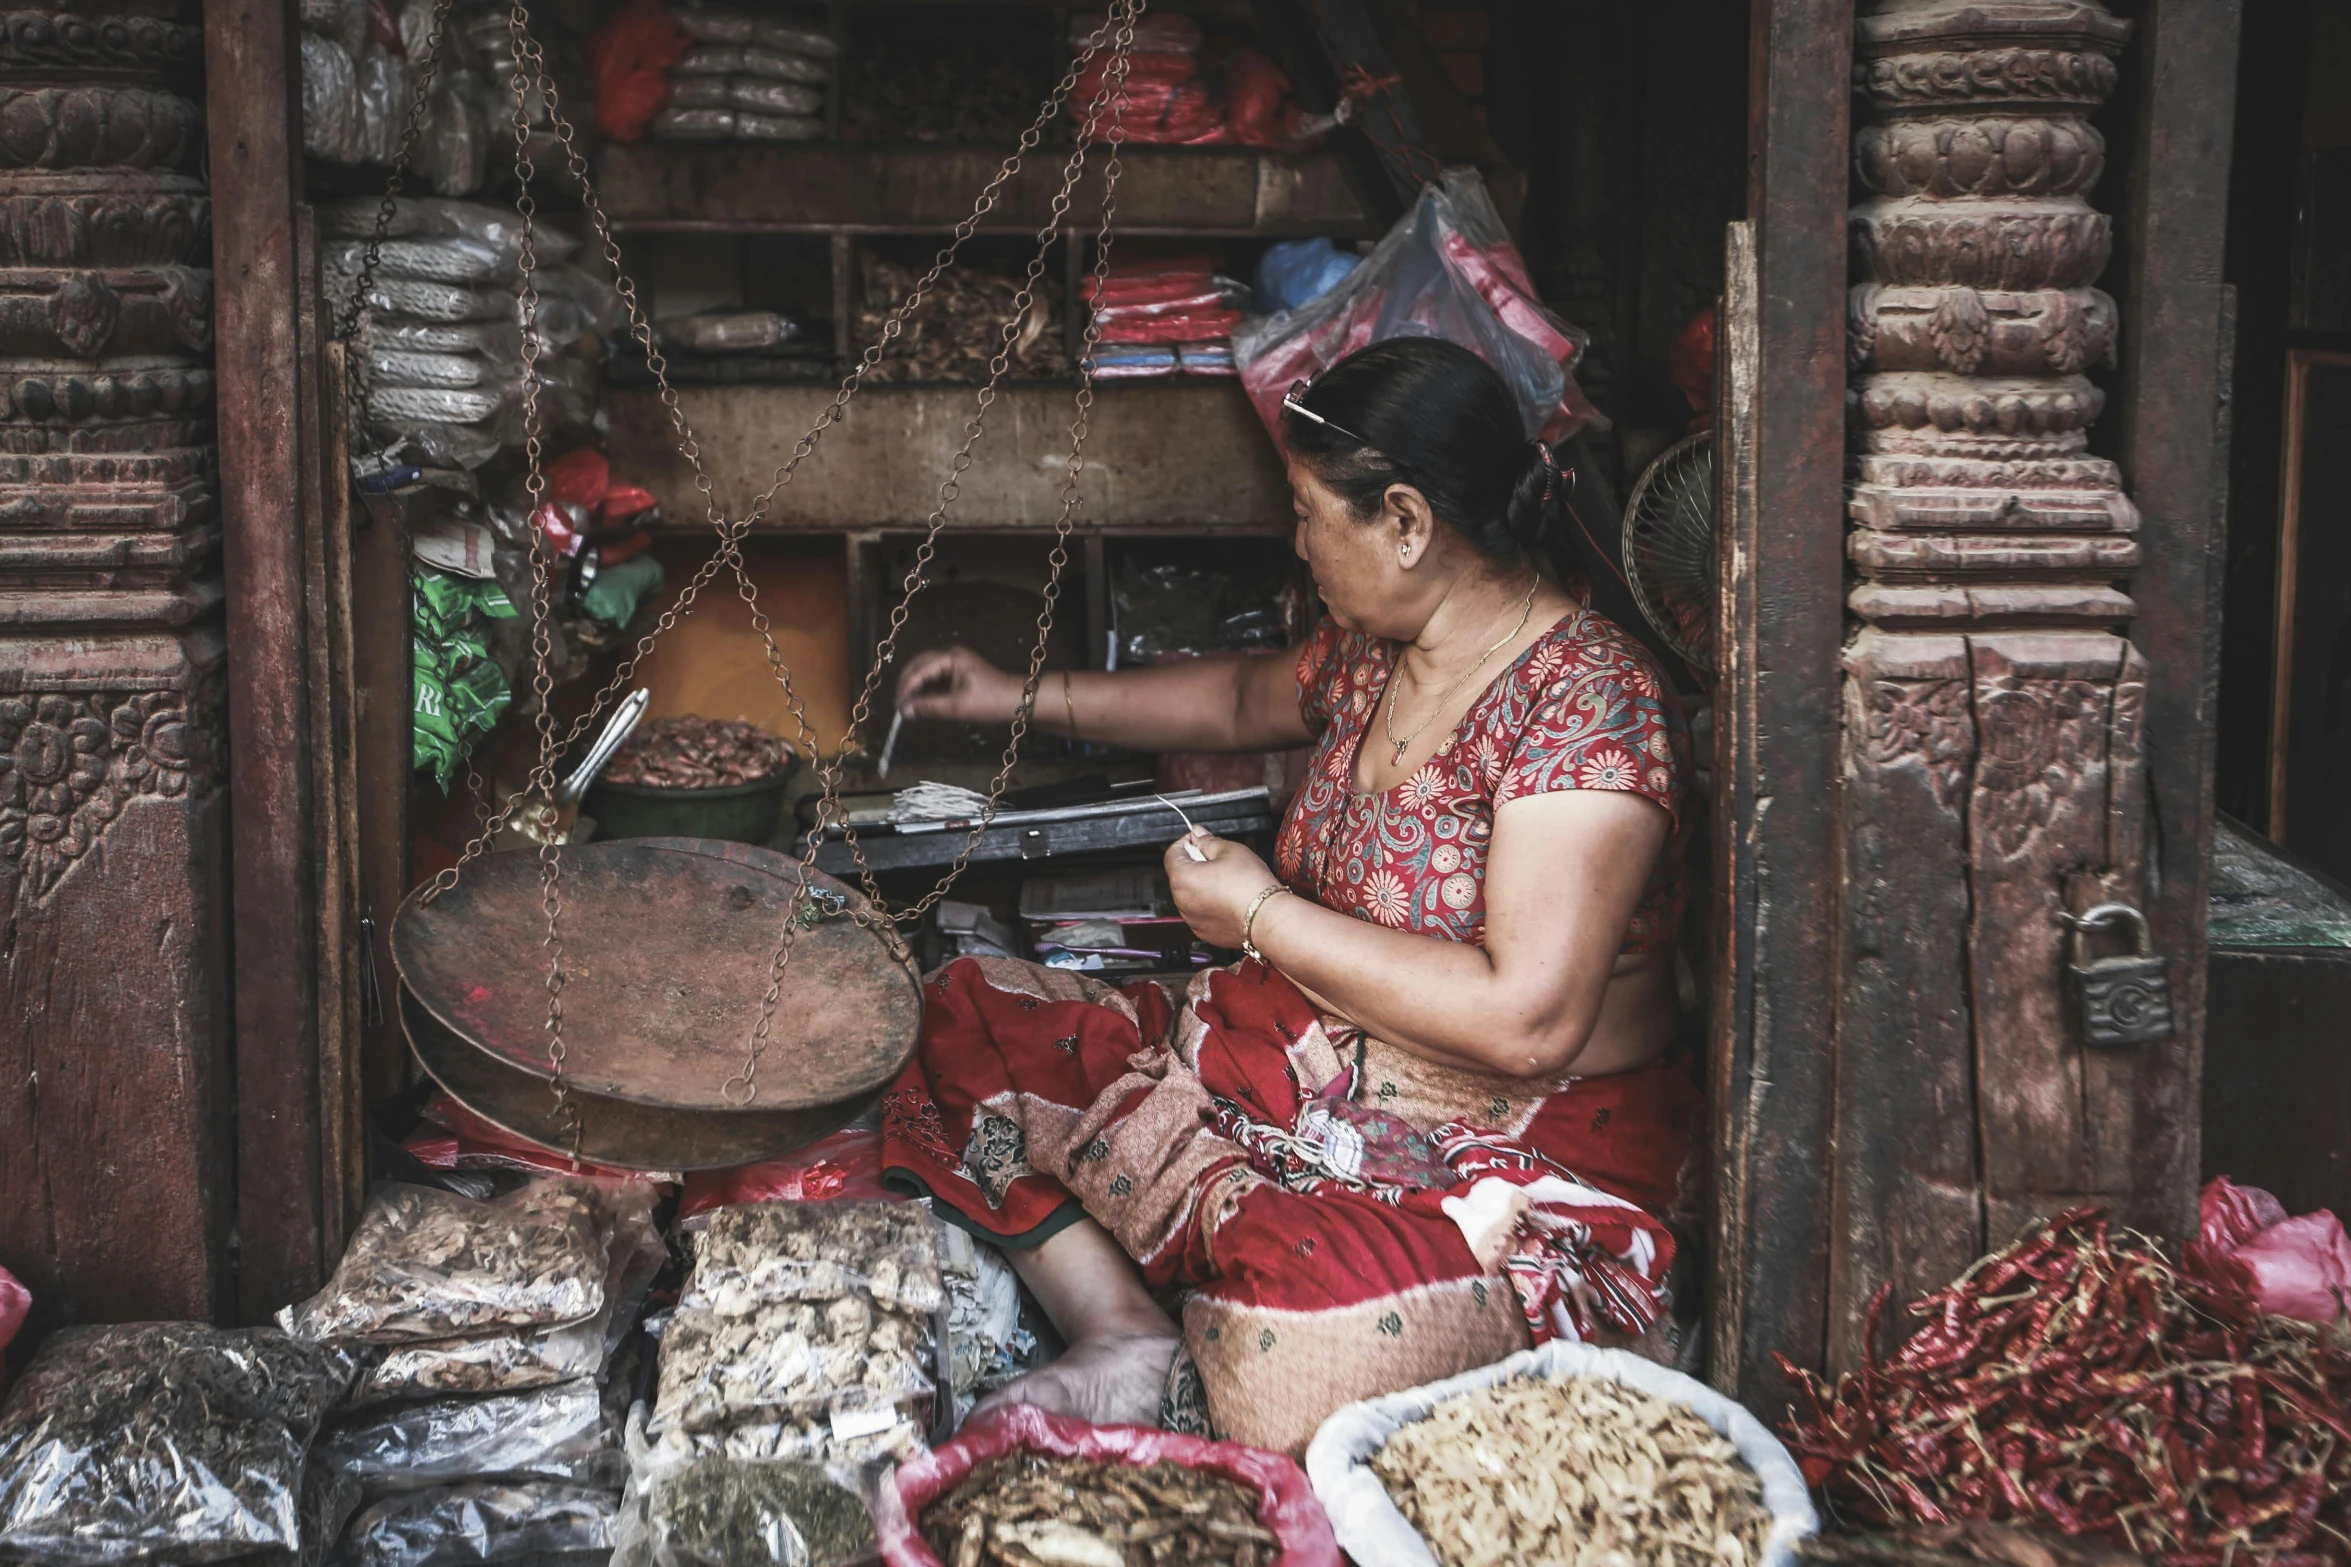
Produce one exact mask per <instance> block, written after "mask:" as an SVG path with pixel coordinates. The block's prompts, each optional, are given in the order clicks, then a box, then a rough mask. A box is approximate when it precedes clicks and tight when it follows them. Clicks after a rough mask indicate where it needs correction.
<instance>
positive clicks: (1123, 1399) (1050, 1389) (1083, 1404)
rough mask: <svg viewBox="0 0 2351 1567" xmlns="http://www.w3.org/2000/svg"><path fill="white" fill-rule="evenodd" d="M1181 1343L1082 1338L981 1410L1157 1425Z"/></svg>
mask: <svg viewBox="0 0 2351 1567" xmlns="http://www.w3.org/2000/svg"><path fill="white" fill-rule="evenodd" d="M1181 1343H1182V1341H1181V1340H1180V1339H1175V1338H1170V1337H1167V1336H1165V1335H1162V1334H1156V1333H1103V1334H1097V1335H1095V1336H1093V1337H1091V1338H1083V1339H1080V1340H1078V1342H1076V1343H1075V1344H1072V1345H1071V1346H1070V1347H1069V1350H1068V1352H1067V1353H1065V1354H1064V1355H1063V1356H1062V1357H1061V1358H1060V1359H1059V1360H1056V1361H1054V1362H1053V1363H1052V1364H1051V1365H1049V1366H1040V1367H1038V1368H1037V1369H1036V1370H1034V1371H1032V1372H1030V1373H1029V1374H1028V1375H1027V1376H1025V1377H1022V1378H1021V1379H1020V1380H1019V1381H1017V1382H1011V1383H1007V1384H1006V1385H1005V1386H1003V1387H1001V1388H998V1389H997V1390H996V1391H995V1392H993V1393H991V1394H989V1395H988V1396H987V1397H986V1398H984V1399H982V1400H980V1403H979V1408H978V1409H975V1410H974V1411H973V1413H975V1414H977V1413H978V1412H979V1410H985V1409H993V1408H996V1407H998V1406H999V1405H1005V1404H1034V1405H1036V1406H1037V1407H1038V1408H1039V1409H1043V1410H1046V1411H1048V1412H1050V1413H1052V1414H1057V1415H1070V1416H1073V1417H1075V1418H1077V1419H1079V1420H1087V1421H1091V1422H1093V1423H1094V1424H1095V1425H1103V1426H1155V1425H1157V1424H1159V1401H1160V1398H1161V1397H1162V1395H1163V1394H1164V1393H1165V1392H1166V1390H1167V1370H1168V1367H1169V1366H1170V1365H1171V1364H1173V1363H1174V1361H1175V1353H1176V1350H1177V1348H1178V1347H1179V1346H1180V1344H1181Z"/></svg>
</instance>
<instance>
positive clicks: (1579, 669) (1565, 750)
mask: <svg viewBox="0 0 2351 1567" xmlns="http://www.w3.org/2000/svg"><path fill="white" fill-rule="evenodd" d="M1395 660H1396V648H1395V644H1393V643H1390V642H1385V641H1382V640H1380V639H1378V638H1376V637H1370V636H1366V635H1364V634H1362V633H1360V632H1347V631H1342V630H1341V629H1340V628H1339V626H1338V624H1337V623H1336V622H1335V621H1333V620H1331V619H1330V618H1329V617H1328V616H1325V617H1324V619H1323V622H1322V624H1321V625H1320V626H1318V627H1316V628H1315V633H1314V635H1313V636H1312V637H1311V638H1309V639H1308V641H1307V643H1306V645H1305V646H1304V647H1303V648H1301V649H1300V650H1299V653H1298V705H1299V709H1300V711H1301V712H1303V713H1304V714H1305V715H1306V722H1307V725H1308V727H1310V728H1312V729H1315V730H1317V731H1319V732H1320V735H1321V738H1320V740H1319V741H1318V742H1317V743H1316V746H1315V749H1314V757H1313V760H1312V761H1311V762H1310V763H1309V765H1308V767H1307V772H1306V782H1305V785H1304V787H1302V788H1301V789H1300V790H1299V791H1298V796H1297V798H1296V799H1295V800H1294V801H1292V802H1291V805H1290V811H1289V815H1288V816H1286V817H1285V818H1284V819H1283V821H1282V831H1281V836H1280V837H1279V838H1278V839H1277V840H1276V842H1275V845H1274V868H1275V870H1276V872H1277V873H1278V874H1279V875H1280V876H1281V878H1282V880H1283V881H1285V882H1287V883H1288V884H1289V885H1290V887H1291V888H1292V890H1294V891H1296V892H1298V893H1300V894H1302V895H1304V896H1306V897H1310V898H1312V899H1314V901H1315V902H1317V903H1320V904H1322V905H1324V906H1325V907H1326V908H1332V909H1338V910H1340V911H1342V912H1344V913H1348V914H1352V915H1354V916H1355V917H1356V918H1357V919H1362V920H1369V921H1372V922H1373V923H1375V924H1380V925H1387V926H1390V927H1393V928H1395V929H1398V930H1408V931H1412V932H1414V933H1416V934H1419V935H1424V936H1440V937H1443V938H1445V939H1447V940H1450V941H1481V940H1483V939H1484V937H1485V926H1486V850H1487V845H1488V844H1489V843H1490V842H1491V841H1492V838H1493V835H1494V812H1495V810H1496V809H1497V808H1498V807H1500V806H1502V805H1504V804H1507V803H1508V802H1510V801H1512V800H1515V799H1517V798H1519V797H1520V796H1521V795H1530V794H1544V793H1548V792H1549V791H1551V790H1554V789H1624V790H1629V791H1631V792H1633V793H1635V794H1640V795H1645V796H1647V797H1648V798H1649V799H1652V800H1655V801H1656V802H1657V803H1658V804H1660V805H1662V806H1664V807H1665V808H1666V809H1667V810H1668V811H1670V812H1672V813H1673V816H1674V823H1675V832H1674V835H1673V837H1672V838H1671V839H1669V840H1668V841H1667V843H1666V846H1665V848H1664V850H1663V851H1662V852H1660V853H1659V855H1658V857H1657V866H1656V869H1655V870H1653V871H1651V872H1650V875H1649V884H1648V886H1647V887H1646V888H1645V889H1643V891H1642V893H1641V901H1640V903H1639V905H1638V906H1637V907H1636V908H1635V909H1634V911H1633V920H1632V924H1631V926H1630V927H1629V928H1628V929H1627V931H1626V932H1625V940H1624V946H1623V948H1622V949H1621V950H1623V951H1625V952H1628V953H1632V952H1647V951H1650V950H1652V949H1654V948H1657V947H1662V946H1665V945H1668V944H1670V943H1671V942H1672V940H1673V938H1674V934H1675V932H1676V930H1677V929H1678V928H1679V927H1680V925H1681V917H1682V904H1683V900H1684V897H1685V892H1686V889H1685V887H1684V878H1683V867H1682V858H1683V856H1682V842H1681V833H1680V823H1681V794H1682V780H1683V777H1684V770H1685V769H1686V768H1687V767H1688V765H1689V752H1690V740H1689V729H1688V727H1687V725H1685V724H1684V723H1683V721H1682V716H1681V712H1680V709H1679V706H1678V705H1677V704H1676V703H1675V701H1674V699H1673V696H1672V694H1671V692H1670V691H1669V689H1668V688H1667V686H1666V684H1665V681H1664V678H1663V677H1662V676H1661V675H1660V674H1659V673H1658V671H1657V666H1656V665H1655V663H1653V662H1652V661H1651V659H1650V657H1649V655H1648V653H1647V652H1646V650H1644V649H1643V648H1642V647H1641V646H1640V644H1639V643H1637V642H1635V641H1634V640H1633V639H1632V638H1631V637H1629V636H1627V635H1626V634H1625V633H1624V632H1623V631H1622V630H1621V629H1619V628H1618V627H1617V626H1616V625H1615V624H1614V623H1613V622H1611V621H1609V620H1608V619H1607V618H1606V617H1604V616H1602V615H1599V614H1597V613H1595V612H1594V611H1592V610H1589V609H1578V610H1575V611H1573V612H1571V613H1570V614H1568V615H1567V616H1566V617H1565V618H1564V619H1562V620H1561V621H1560V622H1559V623H1558V624H1557V625H1555V626H1553V627H1552V628H1551V630H1550V631H1548V632H1547V633H1545V634H1544V636H1543V638H1542V640H1541V641H1539V642H1537V643H1536V644H1535V645H1534V646H1533V647H1530V648H1528V649H1527V650H1526V651H1525V652H1524V653H1522V654H1520V655H1519V657H1518V659H1517V661H1516V662H1515V663H1513V664H1512V665H1511V666H1510V667H1509V668H1508V669H1505V670H1504V671H1503V672H1502V673H1501V674H1500V675H1498V676H1496V677H1495V679H1494V681H1493V683H1492V684H1491V685H1489V686H1488V687H1487V688H1486V690H1485V693H1484V694H1483V695H1481V696H1480V697H1479V698H1478V699H1477V701H1476V702H1475V703H1474V704H1472V706H1471V707H1470V709H1469V711H1468V712H1467V713H1465V714H1464V715H1462V719H1461V723H1460V724H1459V726H1457V727H1456V728H1455V729H1454V731H1453V733H1452V734H1451V735H1450V736H1449V737H1447V739H1446V740H1445V743H1444V744H1443V745H1441V746H1439V747H1438V748H1437V753H1436V755H1434V756H1432V757H1431V758H1430V759H1429V760H1428V761H1427V762H1426V763H1424V764H1423V765H1422V766H1421V768H1420V770H1419V771H1418V772H1416V773H1414V774H1413V775H1412V776H1411V777H1409V778H1407V779H1405V780H1404V781H1403V782H1402V783H1400V784H1397V785H1396V786H1395V787H1394V788H1392V789H1389V790H1387V791H1386V792H1385V793H1382V794H1376V795H1367V794H1358V793H1356V792H1355V784H1354V779H1355V758H1356V753H1357V752H1358V751H1360V750H1361V749H1362V746H1363V737H1364V734H1365V731H1366V730H1367V729H1369V728H1370V726H1371V725H1373V724H1375V723H1377V722H1378V713H1379V703H1380V698H1381V695H1382V694H1383V693H1384V692H1385V691H1386V689H1387V683H1388V676H1389V674H1390V672H1391V671H1392V670H1393V669H1394V668H1395Z"/></svg>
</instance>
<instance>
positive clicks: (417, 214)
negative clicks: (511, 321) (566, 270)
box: [318, 196, 579, 277]
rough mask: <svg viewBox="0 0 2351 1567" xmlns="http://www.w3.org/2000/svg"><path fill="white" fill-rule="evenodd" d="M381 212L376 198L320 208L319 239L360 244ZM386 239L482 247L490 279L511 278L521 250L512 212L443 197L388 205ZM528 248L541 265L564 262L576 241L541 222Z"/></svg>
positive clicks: (409, 199)
mask: <svg viewBox="0 0 2351 1567" xmlns="http://www.w3.org/2000/svg"><path fill="white" fill-rule="evenodd" d="M381 206H382V198H380V197H376V196H362V197H355V198H353V199H351V200H348V201H330V202H326V203H323V204H321V206H320V207H319V209H318V213H319V233H320V234H321V235H322V236H324V237H325V238H327V239H337V240H342V239H359V240H364V239H366V238H368V237H369V236H371V235H373V234H374V233H375V228H376V214H377V211H378V210H379V208H380V207H381ZM386 237H387V238H389V239H433V240H446V239H458V240H465V241H467V242H469V243H471V244H476V245H482V246H486V247H488V248H489V249H491V250H492V251H495V252H496V253H497V254H498V256H499V257H500V258H501V263H500V265H499V267H498V269H497V271H496V274H495V275H498V276H511V275H512V274H513V271H514V258H515V257H516V256H517V255H518V254H519V253H520V248H521V245H522V223H521V220H520V219H519V218H517V217H516V216H515V213H514V209H513V208H511V207H493V206H491V205H490V204H489V203H487V202H481V201H459V200H454V199H452V198H449V197H446V196H402V197H400V198H399V199H398V200H397V201H395V202H394V203H393V206H392V222H391V226H390V228H388V229H387V230H386ZM531 245H532V249H533V250H534V251H535V252H536V253H537V255H538V258H539V260H540V261H541V262H556V261H565V260H568V259H570V257H571V255H572V253H573V252H574V251H576V250H577V249H578V248H579V239H578V237H577V236H575V235H573V234H570V233H568V232H566V231H565V230H563V229H561V228H558V227H555V226H553V225H551V224H547V223H543V222H542V223H540V224H539V225H537V226H536V227H535V228H534V229H533V230H532V236H531ZM418 275H419V276H425V277H433V276H438V275H439V274H437V273H420V274H418ZM485 275H490V274H485Z"/></svg>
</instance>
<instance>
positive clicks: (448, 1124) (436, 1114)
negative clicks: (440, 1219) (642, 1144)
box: [401, 1094, 674, 1182]
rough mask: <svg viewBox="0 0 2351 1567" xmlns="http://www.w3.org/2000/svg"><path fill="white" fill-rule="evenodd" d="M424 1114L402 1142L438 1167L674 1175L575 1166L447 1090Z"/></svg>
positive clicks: (626, 1177)
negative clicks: (422, 1121)
mask: <svg viewBox="0 0 2351 1567" xmlns="http://www.w3.org/2000/svg"><path fill="white" fill-rule="evenodd" d="M423 1114H424V1118H425V1120H426V1121H427V1122H428V1123H430V1124H429V1125H427V1126H424V1127H419V1128H418V1129H417V1131H416V1132H415V1133H414V1134H412V1135H411V1136H410V1137H409V1139H408V1140H407V1142H405V1143H404V1144H402V1145H401V1146H403V1147H405V1148H406V1149H407V1150H408V1151H409V1152H410V1153H412V1154H414V1155H415V1156H416V1157H417V1159H418V1160H419V1161H420V1162H421V1163H423V1164H425V1165H427V1166H429V1167H430V1168H432V1169H435V1170H495V1169H505V1170H531V1171H543V1172H545V1173H546V1174H549V1175H587V1176H593V1177H595V1178H596V1179H598V1180H605V1181H657V1182H666V1181H671V1180H673V1179H674V1177H672V1176H671V1175H670V1174H669V1172H667V1171H662V1170H622V1169H617V1168H615V1167H613V1166H611V1165H605V1164H590V1163H588V1162H587V1161H586V1160H584V1159H583V1160H582V1161H580V1163H579V1165H578V1166H577V1167H576V1168H575V1167H574V1166H573V1164H572V1162H571V1160H569V1159H568V1158H566V1157H564V1156H563V1155H562V1154H560V1153H557V1152H556V1151H555V1150H554V1149H552V1148H542V1147H540V1146H539V1145H538V1144H537V1143H534V1142H531V1141H529V1140H528V1139H526V1138H521V1137H517V1136H515V1135H514V1133H512V1132H510V1131H508V1130H506V1128H504V1127H502V1126H499V1125H497V1124H495V1123H493V1122H490V1121H485V1120H483V1119H482V1118H481V1117H480V1116H478V1115H476V1114H474V1113H473V1112H472V1111H471V1110H468V1109H467V1108H466V1107H465V1106H463V1105H461V1104H459V1103H458V1102H457V1101H456V1100H454V1099H452V1098H450V1097H449V1096H448V1095H447V1094H435V1095H433V1097H432V1098H430V1099H428V1100H426V1101H425V1107H424V1111H423ZM435 1128H438V1131H437V1132H436V1131H435V1130H434V1129H435Z"/></svg>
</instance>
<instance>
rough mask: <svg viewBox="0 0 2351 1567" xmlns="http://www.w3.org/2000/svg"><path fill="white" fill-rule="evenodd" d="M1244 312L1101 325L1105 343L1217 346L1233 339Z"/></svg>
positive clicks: (1224, 310) (1221, 311) (1143, 318)
mask: <svg viewBox="0 0 2351 1567" xmlns="http://www.w3.org/2000/svg"><path fill="white" fill-rule="evenodd" d="M1240 324H1241V312H1239V311H1238V310H1232V309H1228V308H1224V307H1221V306H1220V307H1218V308H1215V309H1211V310H1187V311H1179V312H1177V313H1175V314H1173V315H1164V316H1141V317H1128V318H1126V319H1123V320H1111V321H1105V322H1103V323H1102V333H1101V339H1100V340H1101V341H1102V342H1105V343H1214V342H1218V341H1220V340H1222V339H1224V338H1228V337H1231V336H1232V335H1233V333H1234V331H1235V330H1236V329H1238V328H1239V326H1240Z"/></svg>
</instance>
